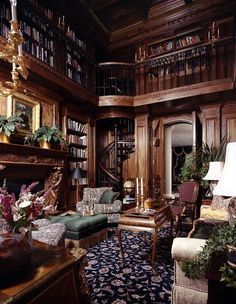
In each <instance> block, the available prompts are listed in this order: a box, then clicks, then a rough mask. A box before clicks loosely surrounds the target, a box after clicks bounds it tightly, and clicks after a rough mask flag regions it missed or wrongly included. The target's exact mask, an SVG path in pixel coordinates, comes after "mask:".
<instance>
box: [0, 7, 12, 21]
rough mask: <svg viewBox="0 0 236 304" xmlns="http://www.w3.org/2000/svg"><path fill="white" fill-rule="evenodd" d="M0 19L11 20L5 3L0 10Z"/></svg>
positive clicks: (9, 10) (8, 8)
mask: <svg viewBox="0 0 236 304" xmlns="http://www.w3.org/2000/svg"><path fill="white" fill-rule="evenodd" d="M0 17H1V20H8V21H10V20H11V9H10V7H9V6H7V5H6V4H5V3H2V5H1V8H0Z"/></svg>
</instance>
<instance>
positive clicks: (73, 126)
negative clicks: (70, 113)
mask: <svg viewBox="0 0 236 304" xmlns="http://www.w3.org/2000/svg"><path fill="white" fill-rule="evenodd" d="M67 127H68V129H70V130H74V131H78V132H84V130H85V124H83V123H81V122H79V121H76V120H74V119H71V118H68V119H67Z"/></svg>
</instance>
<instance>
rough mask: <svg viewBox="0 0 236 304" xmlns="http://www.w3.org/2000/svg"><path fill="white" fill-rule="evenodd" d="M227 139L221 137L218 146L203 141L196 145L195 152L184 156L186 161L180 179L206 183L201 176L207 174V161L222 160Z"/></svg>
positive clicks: (203, 184) (204, 184) (205, 184)
mask: <svg viewBox="0 0 236 304" xmlns="http://www.w3.org/2000/svg"><path fill="white" fill-rule="evenodd" d="M226 145H227V140H226V138H223V140H222V141H221V144H220V145H219V147H215V146H213V144H212V145H211V146H209V145H208V144H206V143H203V144H202V145H201V146H199V147H197V149H196V152H192V153H191V154H190V155H188V156H187V157H186V161H185V163H184V165H183V167H182V169H181V173H180V177H179V179H180V181H181V182H185V181H189V180H191V179H193V180H196V181H198V182H199V184H200V185H202V186H203V187H205V186H207V185H208V182H207V181H204V180H202V178H203V177H204V176H205V175H206V174H207V171H208V167H209V162H211V161H224V158H225V151H226Z"/></svg>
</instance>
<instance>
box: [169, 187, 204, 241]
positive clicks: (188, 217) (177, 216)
mask: <svg viewBox="0 0 236 304" xmlns="http://www.w3.org/2000/svg"><path fill="white" fill-rule="evenodd" d="M198 192H199V184H198V182H196V181H188V182H184V183H182V184H181V185H180V186H179V205H177V206H174V205H172V206H171V212H172V216H173V218H174V220H175V226H176V235H178V234H179V232H180V231H181V230H182V228H183V227H184V226H188V228H189V229H191V228H192V225H193V221H194V219H195V218H196V217H197V199H198Z"/></svg>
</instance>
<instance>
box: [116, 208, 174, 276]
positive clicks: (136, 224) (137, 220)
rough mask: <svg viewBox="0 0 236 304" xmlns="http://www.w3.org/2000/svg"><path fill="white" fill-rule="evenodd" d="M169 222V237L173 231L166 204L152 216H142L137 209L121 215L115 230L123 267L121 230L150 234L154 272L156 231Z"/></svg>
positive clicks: (169, 211) (169, 212)
mask: <svg viewBox="0 0 236 304" xmlns="http://www.w3.org/2000/svg"><path fill="white" fill-rule="evenodd" d="M168 221H170V222H171V231H170V235H172V229H173V219H172V216H171V210H170V205H169V204H166V205H164V206H162V207H160V208H159V209H157V210H156V212H155V213H154V214H152V215H146V214H145V215H144V214H143V213H141V212H140V211H139V210H138V209H136V208H133V209H129V210H128V211H126V212H124V213H123V214H121V216H120V219H119V222H118V228H117V237H118V241H119V245H120V250H121V256H122V262H123V265H124V264H125V260H124V248H123V244H122V236H121V232H122V230H131V231H134V232H140V231H144V232H150V233H151V234H152V239H153V245H152V268H153V270H154V266H155V254H156V248H157V229H158V228H160V227H161V226H162V225H163V224H165V223H166V222H168Z"/></svg>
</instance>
